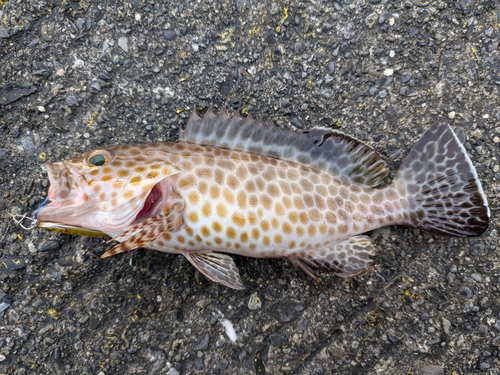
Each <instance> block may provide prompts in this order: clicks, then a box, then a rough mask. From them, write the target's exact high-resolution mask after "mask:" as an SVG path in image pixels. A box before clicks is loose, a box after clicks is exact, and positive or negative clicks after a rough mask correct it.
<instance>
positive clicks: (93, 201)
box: [37, 145, 176, 235]
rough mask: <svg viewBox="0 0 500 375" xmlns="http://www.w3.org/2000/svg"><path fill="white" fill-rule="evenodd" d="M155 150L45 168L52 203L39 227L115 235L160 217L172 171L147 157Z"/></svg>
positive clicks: (92, 156)
mask: <svg viewBox="0 0 500 375" xmlns="http://www.w3.org/2000/svg"><path fill="white" fill-rule="evenodd" d="M148 147H154V145H153V146H152V145H123V146H114V147H109V148H100V149H96V150H92V151H90V152H88V153H85V154H81V155H78V156H76V157H74V158H71V159H67V160H63V161H60V162H55V163H45V164H44V165H43V168H45V170H46V171H47V174H48V177H49V181H50V187H49V191H48V199H49V200H50V203H49V204H47V205H45V206H43V207H41V208H40V210H39V212H38V213H37V221H38V225H39V226H40V227H42V228H47V229H51V230H56V231H63V232H66V233H70V234H86V235H89V234H94V235H104V234H109V235H114V234H116V233H119V232H121V231H123V230H124V229H125V228H126V227H128V226H129V225H133V224H136V223H138V222H140V221H142V220H145V219H147V218H149V217H151V216H155V215H157V214H159V213H160V212H161V210H162V209H163V207H164V206H165V204H166V201H167V199H168V195H169V193H170V192H171V191H172V181H171V178H169V176H171V175H173V174H175V173H176V170H175V167H173V166H172V165H170V164H169V163H168V162H167V161H165V160H162V159H161V158H157V157H151V156H150V155H148Z"/></svg>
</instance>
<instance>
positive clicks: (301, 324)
mask: <svg viewBox="0 0 500 375" xmlns="http://www.w3.org/2000/svg"><path fill="white" fill-rule="evenodd" d="M308 323H309V322H308V320H307V318H306V317H305V316H302V317H300V319H299V322H298V323H297V328H298V329H299V330H301V331H304V330H305V329H306V328H307V324H308Z"/></svg>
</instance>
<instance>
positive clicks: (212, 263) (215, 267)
mask: <svg viewBox="0 0 500 375" xmlns="http://www.w3.org/2000/svg"><path fill="white" fill-rule="evenodd" d="M184 256H185V257H186V258H187V260H189V262H190V263H191V264H192V265H193V266H194V267H195V268H196V269H197V270H198V271H200V272H201V273H202V274H203V275H205V276H206V277H207V278H208V279H210V280H212V281H215V282H217V283H221V284H223V285H225V286H227V287H229V288H233V289H238V290H241V289H245V286H244V285H243V282H242V281H241V278H240V272H239V270H238V267H236V264H234V261H233V259H232V258H231V257H230V256H229V255H226V254H221V253H212V252H208V253H193V252H185V253H184Z"/></svg>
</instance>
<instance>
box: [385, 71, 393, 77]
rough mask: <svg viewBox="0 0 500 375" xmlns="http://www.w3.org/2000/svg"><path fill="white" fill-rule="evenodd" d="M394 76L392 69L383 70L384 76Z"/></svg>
mask: <svg viewBox="0 0 500 375" xmlns="http://www.w3.org/2000/svg"><path fill="white" fill-rule="evenodd" d="M393 74H394V69H386V70H384V76H386V77H390V76H392V75H393Z"/></svg>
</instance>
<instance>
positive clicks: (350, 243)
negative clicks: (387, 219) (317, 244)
mask: <svg viewBox="0 0 500 375" xmlns="http://www.w3.org/2000/svg"><path fill="white" fill-rule="evenodd" d="M324 250H326V253H325V254H324V255H321V251H320V250H319V249H316V250H311V251H309V252H308V253H306V255H305V256H300V255H292V256H290V257H289V259H290V261H291V262H292V264H293V265H294V267H295V268H296V269H300V270H302V271H304V272H305V273H306V274H308V275H309V276H311V277H312V278H313V279H317V278H318V277H319V275H318V273H319V271H323V272H325V273H329V274H334V275H336V276H340V277H352V276H358V275H363V274H365V273H366V272H368V271H369V270H370V269H372V268H373V263H374V261H373V259H372V258H371V257H373V256H374V255H375V254H376V246H375V243H374V242H373V240H372V239H371V238H370V237H368V236H354V237H351V238H348V239H347V240H344V241H342V242H339V243H336V244H333V245H331V246H330V247H328V248H327V249H324Z"/></svg>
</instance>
